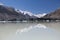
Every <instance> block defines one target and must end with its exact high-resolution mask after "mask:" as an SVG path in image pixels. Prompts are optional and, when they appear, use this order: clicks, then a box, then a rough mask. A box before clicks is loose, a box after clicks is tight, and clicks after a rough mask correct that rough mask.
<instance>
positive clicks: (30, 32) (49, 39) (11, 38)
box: [0, 22, 60, 40]
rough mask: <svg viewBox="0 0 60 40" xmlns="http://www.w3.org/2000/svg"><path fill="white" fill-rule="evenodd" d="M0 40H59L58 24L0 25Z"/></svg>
mask: <svg viewBox="0 0 60 40" xmlns="http://www.w3.org/2000/svg"><path fill="white" fill-rule="evenodd" d="M0 40H60V22H58V23H4V24H3V23H0Z"/></svg>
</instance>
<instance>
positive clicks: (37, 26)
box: [16, 24, 46, 33]
mask: <svg viewBox="0 0 60 40" xmlns="http://www.w3.org/2000/svg"><path fill="white" fill-rule="evenodd" d="M34 28H43V29H46V26H45V25H42V24H37V25H34V26H30V27H28V28H23V29H18V30H17V32H16V33H23V32H28V31H30V30H31V29H34Z"/></svg>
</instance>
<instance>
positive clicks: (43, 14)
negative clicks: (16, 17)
mask: <svg viewBox="0 0 60 40" xmlns="http://www.w3.org/2000/svg"><path fill="white" fill-rule="evenodd" d="M15 11H17V12H18V13H19V12H21V13H22V14H24V15H26V16H27V15H29V16H30V17H32V18H34V17H38V18H41V17H43V16H45V15H46V13H42V14H33V13H31V12H28V11H22V10H17V9H15Z"/></svg>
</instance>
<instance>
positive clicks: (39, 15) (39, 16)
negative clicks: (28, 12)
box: [34, 13, 46, 18]
mask: <svg viewBox="0 0 60 40" xmlns="http://www.w3.org/2000/svg"><path fill="white" fill-rule="evenodd" d="M45 15H46V13H43V14H36V15H34V16H36V17H38V18H41V17H43V16H45Z"/></svg>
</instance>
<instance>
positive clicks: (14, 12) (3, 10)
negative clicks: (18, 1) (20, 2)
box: [0, 5, 46, 21]
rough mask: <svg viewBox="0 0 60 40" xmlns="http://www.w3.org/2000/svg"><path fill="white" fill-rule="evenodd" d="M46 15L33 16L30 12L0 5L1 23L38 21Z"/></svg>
mask: <svg viewBox="0 0 60 40" xmlns="http://www.w3.org/2000/svg"><path fill="white" fill-rule="evenodd" d="M44 15H46V14H45V13H44V14H33V13H31V12H28V11H22V10H18V9H15V8H13V7H8V6H5V5H0V21H22V20H30V19H37V18H41V17H43V16H44Z"/></svg>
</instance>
